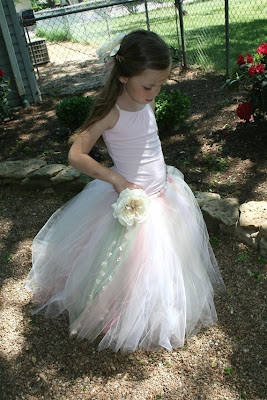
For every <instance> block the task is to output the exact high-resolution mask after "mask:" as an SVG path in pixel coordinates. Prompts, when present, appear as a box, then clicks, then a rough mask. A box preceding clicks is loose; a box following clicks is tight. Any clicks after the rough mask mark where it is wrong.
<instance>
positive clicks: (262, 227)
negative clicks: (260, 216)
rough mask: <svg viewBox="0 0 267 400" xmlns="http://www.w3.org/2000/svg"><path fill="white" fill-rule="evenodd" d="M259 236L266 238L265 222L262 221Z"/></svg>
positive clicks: (266, 225)
mask: <svg viewBox="0 0 267 400" xmlns="http://www.w3.org/2000/svg"><path fill="white" fill-rule="evenodd" d="M260 235H261V236H264V237H267V221H264V222H263V224H262V225H261V227H260Z"/></svg>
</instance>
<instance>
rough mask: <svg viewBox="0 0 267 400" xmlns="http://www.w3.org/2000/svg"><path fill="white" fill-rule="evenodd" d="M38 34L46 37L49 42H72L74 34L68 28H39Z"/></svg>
mask: <svg viewBox="0 0 267 400" xmlns="http://www.w3.org/2000/svg"><path fill="white" fill-rule="evenodd" d="M36 35H37V36H39V37H44V38H46V39H47V40H48V41H49V42H71V41H73V40H72V35H71V32H70V31H69V30H67V29H64V28H63V29H51V30H48V29H44V28H37V29H36Z"/></svg>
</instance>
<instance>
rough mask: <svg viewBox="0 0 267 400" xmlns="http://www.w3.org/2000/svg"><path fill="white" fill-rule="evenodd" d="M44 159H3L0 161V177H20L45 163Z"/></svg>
mask: <svg viewBox="0 0 267 400" xmlns="http://www.w3.org/2000/svg"><path fill="white" fill-rule="evenodd" d="M46 164H47V163H46V161H44V160H38V159H31V160H24V161H4V162H2V163H0V177H1V178H10V179H22V178H25V176H26V175H27V174H29V173H30V172H32V171H35V170H38V169H40V168H42V167H43V166H44V165H46Z"/></svg>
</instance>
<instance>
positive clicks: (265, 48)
mask: <svg viewBox="0 0 267 400" xmlns="http://www.w3.org/2000/svg"><path fill="white" fill-rule="evenodd" d="M257 53H259V54H262V55H263V56H267V43H262V44H261V45H260V46H259V47H258V49H257Z"/></svg>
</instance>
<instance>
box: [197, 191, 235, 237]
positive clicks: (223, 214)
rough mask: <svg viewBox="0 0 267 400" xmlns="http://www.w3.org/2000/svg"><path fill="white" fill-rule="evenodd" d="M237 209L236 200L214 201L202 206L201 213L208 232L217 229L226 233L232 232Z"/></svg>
mask: <svg viewBox="0 0 267 400" xmlns="http://www.w3.org/2000/svg"><path fill="white" fill-rule="evenodd" d="M238 207H239V203H238V200H237V199H236V198H226V199H215V200H210V201H208V202H207V203H206V204H204V205H203V207H202V212H203V216H204V219H205V221H206V224H207V227H208V230H209V231H210V232H216V231H218V230H219V229H222V230H224V231H227V232H229V231H231V230H233V229H234V228H235V225H236V223H237V220H238ZM229 228H230V230H229Z"/></svg>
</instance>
